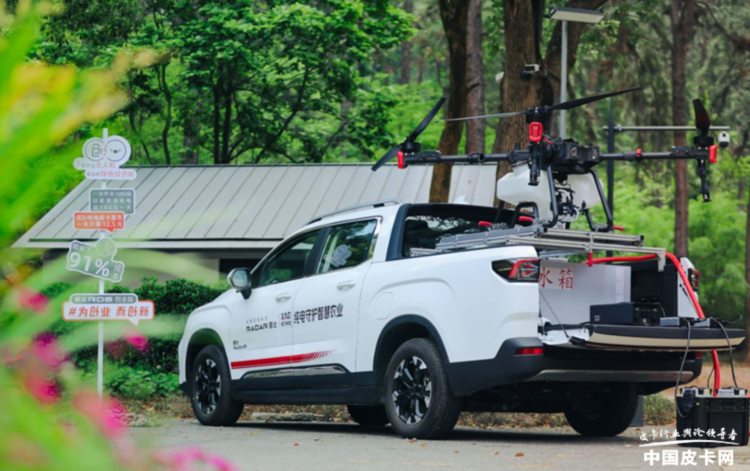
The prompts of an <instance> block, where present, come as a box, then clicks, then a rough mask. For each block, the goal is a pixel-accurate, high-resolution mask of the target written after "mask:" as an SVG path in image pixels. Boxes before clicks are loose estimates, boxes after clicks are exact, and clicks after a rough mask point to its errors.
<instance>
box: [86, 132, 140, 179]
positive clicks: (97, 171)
mask: <svg viewBox="0 0 750 471" xmlns="http://www.w3.org/2000/svg"><path fill="white" fill-rule="evenodd" d="M129 159H130V143H129V142H128V140H127V139H125V138H124V137H121V136H107V135H106V133H105V135H104V136H103V137H92V138H91V139H89V140H88V141H86V142H85V143H84V144H83V157H82V158H78V159H75V161H74V162H73V166H74V167H75V168H77V169H78V170H83V171H84V172H85V173H86V178H88V179H92V180H133V179H135V177H136V172H135V170H134V169H132V168H120V167H121V166H122V165H125V163H126V162H127V161H128V160H129Z"/></svg>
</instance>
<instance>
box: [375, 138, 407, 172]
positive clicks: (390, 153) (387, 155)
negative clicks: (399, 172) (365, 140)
mask: <svg viewBox="0 0 750 471" xmlns="http://www.w3.org/2000/svg"><path fill="white" fill-rule="evenodd" d="M400 148H401V144H396V145H395V146H393V147H391V148H390V150H389V151H388V152H386V153H385V154H383V156H382V157H381V158H379V159H378V161H377V162H375V163H374V164H373V166H372V167H371V170H372V171H373V172H374V171H375V170H377V169H379V168H380V167H382V166H383V165H384V164H385V163H386V162H388V161H389V160H391V159H392V158H393V157H394V156H395V155H396V152H398V150H399V149H400Z"/></svg>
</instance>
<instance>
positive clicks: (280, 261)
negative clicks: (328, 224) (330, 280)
mask: <svg viewBox="0 0 750 471" xmlns="http://www.w3.org/2000/svg"><path fill="white" fill-rule="evenodd" d="M319 233H320V231H314V232H311V233H309V234H305V235H304V236H302V238H301V239H297V240H296V241H294V242H292V243H291V244H290V245H288V246H287V247H286V248H283V249H281V250H280V251H279V252H277V253H276V254H274V255H272V256H271V258H270V259H268V260H266V261H265V262H264V263H263V265H262V266H260V267H258V268H259V269H258V273H257V276H256V277H255V278H256V279H255V280H253V281H254V283H253V284H254V285H256V286H258V287H260V286H266V285H272V284H274V283H283V282H285V281H291V280H296V279H297V278H302V277H303V276H304V274H305V265H306V264H307V260H308V259H309V258H310V255H311V254H312V251H313V247H314V246H315V240H316V239H317V238H318V234H319Z"/></svg>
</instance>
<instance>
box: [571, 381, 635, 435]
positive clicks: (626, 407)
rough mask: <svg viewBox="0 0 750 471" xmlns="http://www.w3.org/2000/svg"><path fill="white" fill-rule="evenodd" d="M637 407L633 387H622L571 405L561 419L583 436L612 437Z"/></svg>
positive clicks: (619, 430)
mask: <svg viewBox="0 0 750 471" xmlns="http://www.w3.org/2000/svg"><path fill="white" fill-rule="evenodd" d="M637 406H638V393H637V391H636V388H635V385H628V384H625V385H622V386H617V387H615V388H613V389H612V390H611V391H608V392H606V393H600V394H597V395H596V396H594V397H592V398H590V399H589V400H586V401H581V402H580V403H576V404H573V405H571V407H569V408H568V410H566V411H565V418H566V419H568V423H569V424H570V426H571V427H573V429H574V430H575V431H576V432H578V433H580V434H581V435H583V436H586V437H613V436H615V435H619V434H621V433H622V432H624V431H625V429H627V428H628V426H629V425H630V423H631V422H632V421H633V416H634V415H635V410H636V408H637Z"/></svg>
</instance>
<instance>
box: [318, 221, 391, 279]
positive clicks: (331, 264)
mask: <svg viewBox="0 0 750 471" xmlns="http://www.w3.org/2000/svg"><path fill="white" fill-rule="evenodd" d="M377 224H378V222H377V220H376V219H370V220H367V221H357V222H350V223H347V224H340V225H338V226H333V227H331V228H330V230H329V232H328V237H326V241H325V244H324V245H323V252H322V254H321V257H320V262H319V263H318V270H317V272H318V273H328V272H331V271H334V270H340V269H342V268H350V267H354V266H356V265H359V264H360V263H362V262H364V261H366V260H368V259H369V258H370V257H371V256H372V249H373V247H374V245H375V228H376V227H377Z"/></svg>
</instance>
